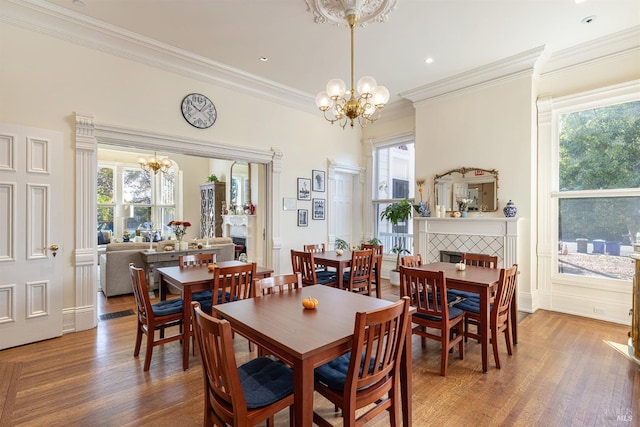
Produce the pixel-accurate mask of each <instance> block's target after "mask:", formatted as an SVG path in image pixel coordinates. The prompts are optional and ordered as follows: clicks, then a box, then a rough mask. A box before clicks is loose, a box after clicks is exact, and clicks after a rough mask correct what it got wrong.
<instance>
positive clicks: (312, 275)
mask: <svg viewBox="0 0 640 427" xmlns="http://www.w3.org/2000/svg"><path fill="white" fill-rule="evenodd" d="M315 265H316V264H315V262H314V260H313V252H304V251H296V250H293V249H292V250H291V268H292V270H293V272H294V273H300V274H301V275H302V284H303V285H304V286H311V285H329V286H337V284H338V281H337V279H336V274H335V272H333V274H332V275H327V276H325V277H318V274H317V272H316V269H315Z"/></svg>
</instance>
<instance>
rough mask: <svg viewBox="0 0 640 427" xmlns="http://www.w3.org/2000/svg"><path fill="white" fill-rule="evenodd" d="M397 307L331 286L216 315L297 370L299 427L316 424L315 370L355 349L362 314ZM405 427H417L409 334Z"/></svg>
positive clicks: (224, 308)
mask: <svg viewBox="0 0 640 427" xmlns="http://www.w3.org/2000/svg"><path fill="white" fill-rule="evenodd" d="M308 297H314V298H316V299H317V300H318V301H319V304H318V307H317V308H316V309H315V310H305V309H304V308H303V307H302V300H303V299H304V298H308ZM390 304H393V303H392V302H390V301H386V300H382V299H378V298H372V297H369V296H365V295H359V294H355V293H351V292H344V291H342V290H340V289H337V288H333V287H330V286H322V285H315V286H307V287H304V288H300V289H295V290H292V291H289V292H279V293H275V294H272V295H266V296H264V297H260V298H251V299H246V300H240V301H234V302H230V303H227V304H219V305H214V306H213V307H212V311H213V312H214V314H215V315H216V316H217V317H219V318H222V319H226V320H227V321H229V323H230V324H231V327H232V328H233V330H235V331H236V332H238V333H239V334H240V335H242V336H244V337H246V338H247V339H249V340H251V341H252V342H254V343H256V344H258V345H259V346H262V347H263V348H265V349H267V350H268V351H270V352H272V354H275V355H277V356H278V357H280V358H281V359H283V360H284V361H286V362H287V363H288V364H290V365H291V366H292V367H293V378H294V391H293V393H294V401H295V405H294V418H295V425H296V426H298V427H300V426H311V425H312V422H313V393H314V368H316V367H318V366H320V365H322V364H324V363H327V362H329V361H331V360H333V359H335V358H337V357H339V356H341V355H342V354H345V353H346V352H348V351H349V350H350V349H351V341H352V338H353V331H354V325H355V317H356V313H357V312H365V311H371V310H375V309H379V308H383V307H386V306H388V305H390ZM400 394H401V399H402V419H403V425H404V426H411V330H410V329H408V330H407V336H406V339H405V348H404V351H403V355H402V360H401V365H400Z"/></svg>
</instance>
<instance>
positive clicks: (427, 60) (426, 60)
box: [424, 58, 433, 64]
mask: <svg viewBox="0 0 640 427" xmlns="http://www.w3.org/2000/svg"><path fill="white" fill-rule="evenodd" d="M424 62H425V63H427V64H432V63H433V58H427V59H425V60H424Z"/></svg>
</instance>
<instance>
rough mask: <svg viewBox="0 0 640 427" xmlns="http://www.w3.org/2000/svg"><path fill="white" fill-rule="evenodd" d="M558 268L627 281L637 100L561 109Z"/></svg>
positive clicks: (638, 211)
mask: <svg viewBox="0 0 640 427" xmlns="http://www.w3.org/2000/svg"><path fill="white" fill-rule="evenodd" d="M556 125H557V135H558V138H557V144H558V191H557V192H555V193H554V197H555V198H556V199H557V203H558V205H557V207H558V272H559V273H561V274H572V275H579V276H589V277H598V278H609V279H619V280H631V278H632V277H633V266H632V264H631V263H630V262H629V258H628V255H629V254H630V253H631V252H632V250H633V248H632V242H634V241H636V240H640V100H633V101H631V102H622V103H620V102H618V103H613V102H612V101H611V100H609V102H606V101H605V102H602V103H600V104H599V105H597V106H589V108H582V109H580V108H579V107H578V108H574V109H573V110H569V109H568V110H567V111H562V112H560V113H559V114H558V116H557V119H556Z"/></svg>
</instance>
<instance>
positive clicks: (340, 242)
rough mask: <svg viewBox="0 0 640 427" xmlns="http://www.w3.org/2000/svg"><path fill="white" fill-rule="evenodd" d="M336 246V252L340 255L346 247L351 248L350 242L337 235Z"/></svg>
mask: <svg viewBox="0 0 640 427" xmlns="http://www.w3.org/2000/svg"><path fill="white" fill-rule="evenodd" d="M334 246H335V248H336V253H337V254H338V255H342V252H343V251H344V250H345V249H349V244H348V243H347V242H346V241H345V240H343V239H341V238H339V237H336V241H335V243H334Z"/></svg>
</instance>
